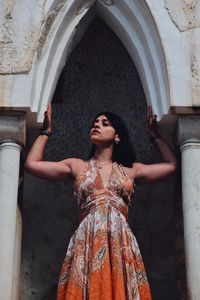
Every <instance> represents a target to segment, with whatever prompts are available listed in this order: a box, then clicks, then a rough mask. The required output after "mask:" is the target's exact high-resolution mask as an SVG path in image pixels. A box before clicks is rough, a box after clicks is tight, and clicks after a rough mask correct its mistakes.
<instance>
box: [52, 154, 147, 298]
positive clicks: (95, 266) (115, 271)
mask: <svg viewBox="0 0 200 300" xmlns="http://www.w3.org/2000/svg"><path fill="white" fill-rule="evenodd" d="M74 188H75V195H76V197H77V200H78V205H79V209H80V225H79V227H78V228H77V230H76V231H75V233H74V234H73V236H72V238H71V240H70V243H69V247H68V250H67V253H66V256H65V259H64V263H63V266H62V270H61V274H60V278H59V284H58V293H57V300H150V299H151V293H150V289H149V285H148V282H147V277H146V274H145V270H144V265H143V261H142V257H141V254H140V250H139V248H138V244H137V241H136V239H135V237H134V235H133V233H132V231H131V230H130V228H129V225H128V223H127V218H128V205H129V204H130V198H131V194H132V193H133V191H134V183H133V181H132V180H131V178H130V177H129V176H128V175H127V174H126V173H125V171H124V169H123V167H122V166H121V165H119V164H117V163H116V162H114V163H113V167H112V172H111V175H110V180H109V182H108V185H107V186H106V187H105V186H104V184H103V181H102V178H101V175H100V172H99V170H98V167H97V165H96V162H95V159H94V158H92V159H91V160H90V161H89V162H88V166H87V168H86V170H84V171H83V172H82V173H81V175H80V176H78V178H77V179H76V181H75V184H74Z"/></svg>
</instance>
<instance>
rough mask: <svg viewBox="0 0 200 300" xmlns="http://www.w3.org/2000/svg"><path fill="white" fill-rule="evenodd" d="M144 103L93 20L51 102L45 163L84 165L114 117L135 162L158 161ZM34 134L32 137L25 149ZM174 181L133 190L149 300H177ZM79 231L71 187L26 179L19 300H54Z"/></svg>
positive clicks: (107, 35) (132, 73) (106, 32)
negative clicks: (106, 120)
mask: <svg viewBox="0 0 200 300" xmlns="http://www.w3.org/2000/svg"><path fill="white" fill-rule="evenodd" d="M146 109H147V105H146V100H145V96H144V92H143V88H142V85H141V82H140V79H139V77H138V73H137V70H136V69H135V66H134V64H133V62H132V61H131V59H130V57H129V55H128V53H127V52H126V50H125V48H124V47H123V45H122V44H121V43H120V41H119V39H118V38H117V37H116V36H115V35H114V33H113V32H112V31H111V30H110V29H109V28H108V27H107V26H106V25H105V24H104V23H103V22H102V21H101V20H100V19H98V18H96V19H95V20H94V21H93V23H92V24H91V26H90V27H89V29H88V30H87V32H86V34H85V36H84V37H83V38H82V40H81V41H80V43H79V44H78V46H77V47H76V48H75V49H74V51H73V52H72V54H71V56H70V57H69V59H68V62H67V64H66V66H65V68H64V70H63V73H62V75H61V77H60V80H59V82H58V85H57V89H56V92H55V95H54V99H53V133H54V134H53V136H52V137H51V138H50V140H49V143H48V146H47V149H46V155H45V159H47V160H61V159H64V158H66V157H73V156H79V157H83V158H86V157H87V155H88V152H89V149H90V146H89V138H88V132H89V128H90V124H91V122H92V119H93V117H94V116H95V115H96V114H97V113H98V112H100V111H105V110H111V111H113V112H115V113H117V114H120V115H121V117H122V118H123V119H124V120H125V121H126V123H127V126H128V128H129V130H130V136H131V139H132V143H133V145H134V148H135V151H136V156H137V160H138V161H141V162H145V163H148V162H156V161H159V159H160V158H159V155H158V153H157V151H156V149H155V148H154V147H153V146H152V145H151V144H150V142H149V138H148V132H147V126H146ZM36 135H37V132H36V131H34V130H32V131H30V132H29V137H28V138H29V145H30V144H31V143H32V140H33V137H34V136H36ZM174 182H175V180H174V178H170V179H169V180H165V181H164V182H162V183H158V184H154V185H141V186H140V185H137V187H136V192H135V194H134V197H133V205H132V207H131V209H130V226H131V228H132V229H133V231H134V233H135V235H136V237H137V240H138V242H139V245H140V247H141V251H142V255H143V257H144V261H145V265H146V269H147V273H148V276H149V280H150V284H151V288H152V292H153V299H154V300H156V299H159V300H165V299H167V300H169V299H170V300H175V299H177V295H176V251H175V243H174V190H173V186H174ZM77 225H78V217H77V206H76V202H75V200H74V199H73V194H72V184H71V183H65V182H64V183H55V182H48V181H45V180H41V179H38V178H34V177H33V176H31V175H29V174H25V185H24V203H23V251H22V277H21V281H22V285H21V298H20V299H21V300H45V299H48V300H51V299H55V293H56V285H57V281H58V276H59V272H60V268H61V265H62V261H63V258H64V255H65V252H66V249H67V245H68V242H69V239H70V236H71V235H72V233H73V231H74V229H75V228H76V226H77Z"/></svg>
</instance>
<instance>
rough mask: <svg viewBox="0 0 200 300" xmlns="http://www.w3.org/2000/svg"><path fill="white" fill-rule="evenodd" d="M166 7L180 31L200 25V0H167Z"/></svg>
mask: <svg viewBox="0 0 200 300" xmlns="http://www.w3.org/2000/svg"><path fill="white" fill-rule="evenodd" d="M165 7H166V9H167V10H168V12H169V15H170V17H171V19H172V21H173V22H174V24H175V25H176V26H177V27H178V29H179V30H180V31H186V30H189V29H191V28H197V27H200V1H199V0H165Z"/></svg>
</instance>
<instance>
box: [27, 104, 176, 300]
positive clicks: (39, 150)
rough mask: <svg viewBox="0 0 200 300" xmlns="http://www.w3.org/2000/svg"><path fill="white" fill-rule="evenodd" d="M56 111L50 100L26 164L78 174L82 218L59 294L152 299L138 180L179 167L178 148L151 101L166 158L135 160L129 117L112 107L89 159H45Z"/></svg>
mask: <svg viewBox="0 0 200 300" xmlns="http://www.w3.org/2000/svg"><path fill="white" fill-rule="evenodd" d="M51 115H52V111H51V106H49V107H48V110H47V112H46V113H45V120H44V126H43V130H42V132H41V134H40V135H39V137H38V138H37V139H36V141H35V142H34V144H33V146H32V148H31V150H30V152H29V154H28V156H27V159H26V163H25V167H26V170H27V171H29V172H30V173H32V174H33V175H35V176H39V177H41V178H45V179H49V180H55V181H56V180H61V181H65V180H68V179H70V178H73V180H74V191H75V195H76V197H77V200H78V205H79V209H80V224H79V227H78V228H77V230H76V231H75V233H74V234H73V236H72V238H71V240H70V243H69V247H68V250H67V254H66V256H65V260H64V263H63V267H62V270H61V274H60V279H59V284H58V293H57V300H66V299H67V300H82V299H84V300H111V299H112V300H139V299H140V300H150V299H151V293H150V289H149V285H148V281H147V277H146V274H145V269H144V265H143V261H142V258H141V254H140V250H139V248H138V245H137V242H136V240H135V237H134V235H133V233H132V231H131V230H130V228H129V226H128V223H127V218H128V205H129V204H130V198H131V194H132V193H133V191H134V187H135V184H134V182H135V180H137V181H141V182H155V181H158V180H160V179H163V178H165V177H167V176H169V175H170V174H172V173H173V172H174V171H175V170H176V164H177V163H176V158H175V156H174V154H173V153H172V151H171V150H170V148H169V146H168V145H167V144H166V143H165V142H164V141H163V140H162V138H161V136H160V135H159V134H158V133H157V126H156V125H157V123H156V116H153V114H152V110H151V108H150V107H149V108H148V125H149V133H150V136H151V140H152V141H153V142H154V144H155V145H156V146H157V148H158V150H159V152H160V154H161V157H162V160H163V162H162V163H156V164H151V165H147V164H142V163H137V162H135V161H134V153H133V150H132V147H131V144H130V141H129V136H128V133H127V130H126V127H125V125H124V123H123V122H122V120H121V119H120V118H119V117H118V116H116V115H114V114H112V113H108V112H105V113H101V114H99V115H98V116H97V117H96V118H95V120H94V122H93V125H92V128H91V131H90V140H91V143H92V145H93V146H92V152H91V155H90V159H89V160H87V161H85V160H83V159H79V158H67V159H64V160H62V161H60V162H49V161H43V153H44V150H45V146H46V143H47V141H48V137H49V135H50V133H51Z"/></svg>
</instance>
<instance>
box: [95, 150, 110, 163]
mask: <svg viewBox="0 0 200 300" xmlns="http://www.w3.org/2000/svg"><path fill="white" fill-rule="evenodd" d="M112 152H113V149H112V147H109V148H104V149H99V148H96V151H95V154H94V157H95V159H96V160H97V161H98V162H100V163H103V162H108V161H112Z"/></svg>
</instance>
